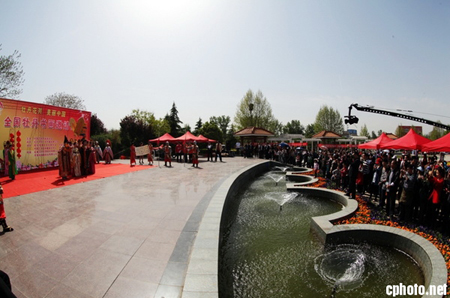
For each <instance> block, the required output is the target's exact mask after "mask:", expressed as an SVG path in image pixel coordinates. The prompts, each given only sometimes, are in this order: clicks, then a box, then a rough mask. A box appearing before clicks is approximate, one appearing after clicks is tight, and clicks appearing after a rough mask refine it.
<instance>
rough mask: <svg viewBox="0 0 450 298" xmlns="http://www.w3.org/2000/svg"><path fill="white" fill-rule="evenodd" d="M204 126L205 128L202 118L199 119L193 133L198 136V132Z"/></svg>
mask: <svg viewBox="0 0 450 298" xmlns="http://www.w3.org/2000/svg"><path fill="white" fill-rule="evenodd" d="M202 126H203V123H202V118H198V121H197V123H195V128H194V131H193V132H192V133H193V134H194V135H198V134H199V133H198V132H199V131H200V128H202Z"/></svg>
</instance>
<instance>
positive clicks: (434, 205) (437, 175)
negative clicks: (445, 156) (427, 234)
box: [427, 167, 445, 228]
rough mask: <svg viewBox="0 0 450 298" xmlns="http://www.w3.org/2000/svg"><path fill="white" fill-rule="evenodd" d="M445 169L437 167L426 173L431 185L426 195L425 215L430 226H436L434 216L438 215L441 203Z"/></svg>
mask: <svg viewBox="0 0 450 298" xmlns="http://www.w3.org/2000/svg"><path fill="white" fill-rule="evenodd" d="M444 177H445V171H444V169H443V168H441V167H439V168H437V169H435V170H432V171H430V173H429V174H428V180H429V181H430V183H431V185H432V191H431V194H430V196H429V197H428V208H427V217H428V224H429V225H430V226H431V227H432V228H435V227H436V223H437V222H436V218H437V217H438V212H439V207H440V203H441V192H442V189H443V188H444Z"/></svg>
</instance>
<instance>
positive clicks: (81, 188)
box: [0, 157, 260, 298]
mask: <svg viewBox="0 0 450 298" xmlns="http://www.w3.org/2000/svg"><path fill="white" fill-rule="evenodd" d="M223 161H224V162H206V161H205V160H204V159H202V158H201V159H200V165H199V167H200V168H198V169H196V168H193V167H191V165H190V164H182V163H176V162H173V163H172V168H167V167H164V163H163V162H161V167H155V168H148V169H145V170H142V171H138V172H133V173H127V174H123V175H118V176H112V177H108V178H104V179H100V180H95V181H89V182H85V183H78V184H75V185H71V186H65V187H61V188H57V189H51V190H47V191H42V192H37V193H32V194H28V195H23V196H18V197H12V198H8V199H6V200H5V209H6V214H7V222H8V224H9V225H11V226H12V227H14V229H15V230H14V231H13V232H11V233H6V234H4V235H1V236H0V269H1V270H3V271H5V272H7V273H8V274H9V276H10V278H11V283H12V286H13V292H14V294H15V295H16V296H17V297H26V298H34V297H48V298H61V297H65V298H70V297H77V298H78V297H86V298H98V297H106V298H111V297H127V298H133V297H158V298H161V297H164V298H171V297H178V295H179V293H180V287H177V286H176V285H179V284H182V282H183V277H184V276H183V275H182V274H181V275H180V272H181V273H182V272H183V270H184V269H185V267H186V266H185V264H184V263H182V261H180V263H179V264H177V263H176V262H177V261H176V260H178V259H180V260H185V259H189V251H188V250H184V251H183V247H186V245H189V243H190V242H192V241H193V240H194V239H192V238H193V237H192V235H194V237H195V233H190V234H183V231H185V230H186V229H187V228H189V230H190V231H194V232H195V228H196V227H198V225H199V221H201V215H202V213H201V212H202V211H204V209H205V208H199V205H202V204H203V205H207V204H208V202H209V200H208V199H209V198H210V197H211V196H212V194H213V193H214V191H215V189H217V188H218V186H220V184H221V182H222V181H224V180H225V179H226V178H227V177H228V176H229V175H230V174H232V173H235V172H236V171H238V170H240V169H242V168H243V167H246V166H249V165H252V164H256V163H258V162H260V160H258V159H244V158H241V157H235V158H224V159H223ZM115 162H124V163H127V162H128V161H115ZM156 166H158V163H157V162H156ZM138 167H139V166H138ZM142 167H144V166H142ZM5 191H7V187H5ZM203 207H204V206H203ZM194 215H195V216H194ZM192 218H194V221H192ZM185 235H191V236H188V237H184V236H185ZM174 260H175V261H174Z"/></svg>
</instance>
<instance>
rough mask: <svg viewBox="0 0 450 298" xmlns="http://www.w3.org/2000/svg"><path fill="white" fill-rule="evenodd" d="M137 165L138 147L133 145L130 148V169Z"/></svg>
mask: <svg viewBox="0 0 450 298" xmlns="http://www.w3.org/2000/svg"><path fill="white" fill-rule="evenodd" d="M135 165H136V147H135V146H134V144H131V147H130V167H132V166H135Z"/></svg>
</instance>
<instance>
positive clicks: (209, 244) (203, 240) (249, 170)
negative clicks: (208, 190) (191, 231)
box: [182, 161, 279, 298]
mask: <svg viewBox="0 0 450 298" xmlns="http://www.w3.org/2000/svg"><path fill="white" fill-rule="evenodd" d="M273 165H279V163H275V162H271V161H261V162H260V163H258V164H256V165H251V166H248V167H245V168H243V169H241V170H240V171H237V172H235V173H233V174H231V175H230V176H229V177H228V178H227V179H225V181H223V183H222V184H221V185H220V186H219V188H218V189H217V190H216V192H215V193H214V195H213V197H212V199H211V201H210V203H209V205H208V207H207V208H206V211H205V213H204V216H203V219H202V222H201V223H200V226H199V228H198V232H197V236H196V239H195V241H194V244H193V247H192V251H191V256H190V260H189V264H188V268H187V272H186V277H185V281H184V287H183V291H182V298H199V297H208V298H210V297H211V298H212V297H219V287H218V278H219V274H218V263H219V243H220V241H221V237H220V235H221V225H223V222H224V221H223V214H226V213H228V212H232V210H230V208H231V209H233V208H237V206H234V205H233V204H231V206H228V207H227V206H226V205H225V201H226V200H227V198H230V197H233V196H234V195H235V194H237V193H238V192H239V190H240V189H241V188H242V186H243V185H244V184H246V183H247V181H248V180H249V179H253V178H254V177H256V176H257V175H259V174H260V173H262V172H265V171H267V170H268V169H270V168H271V167H272V166H273ZM227 205H230V204H227Z"/></svg>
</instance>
